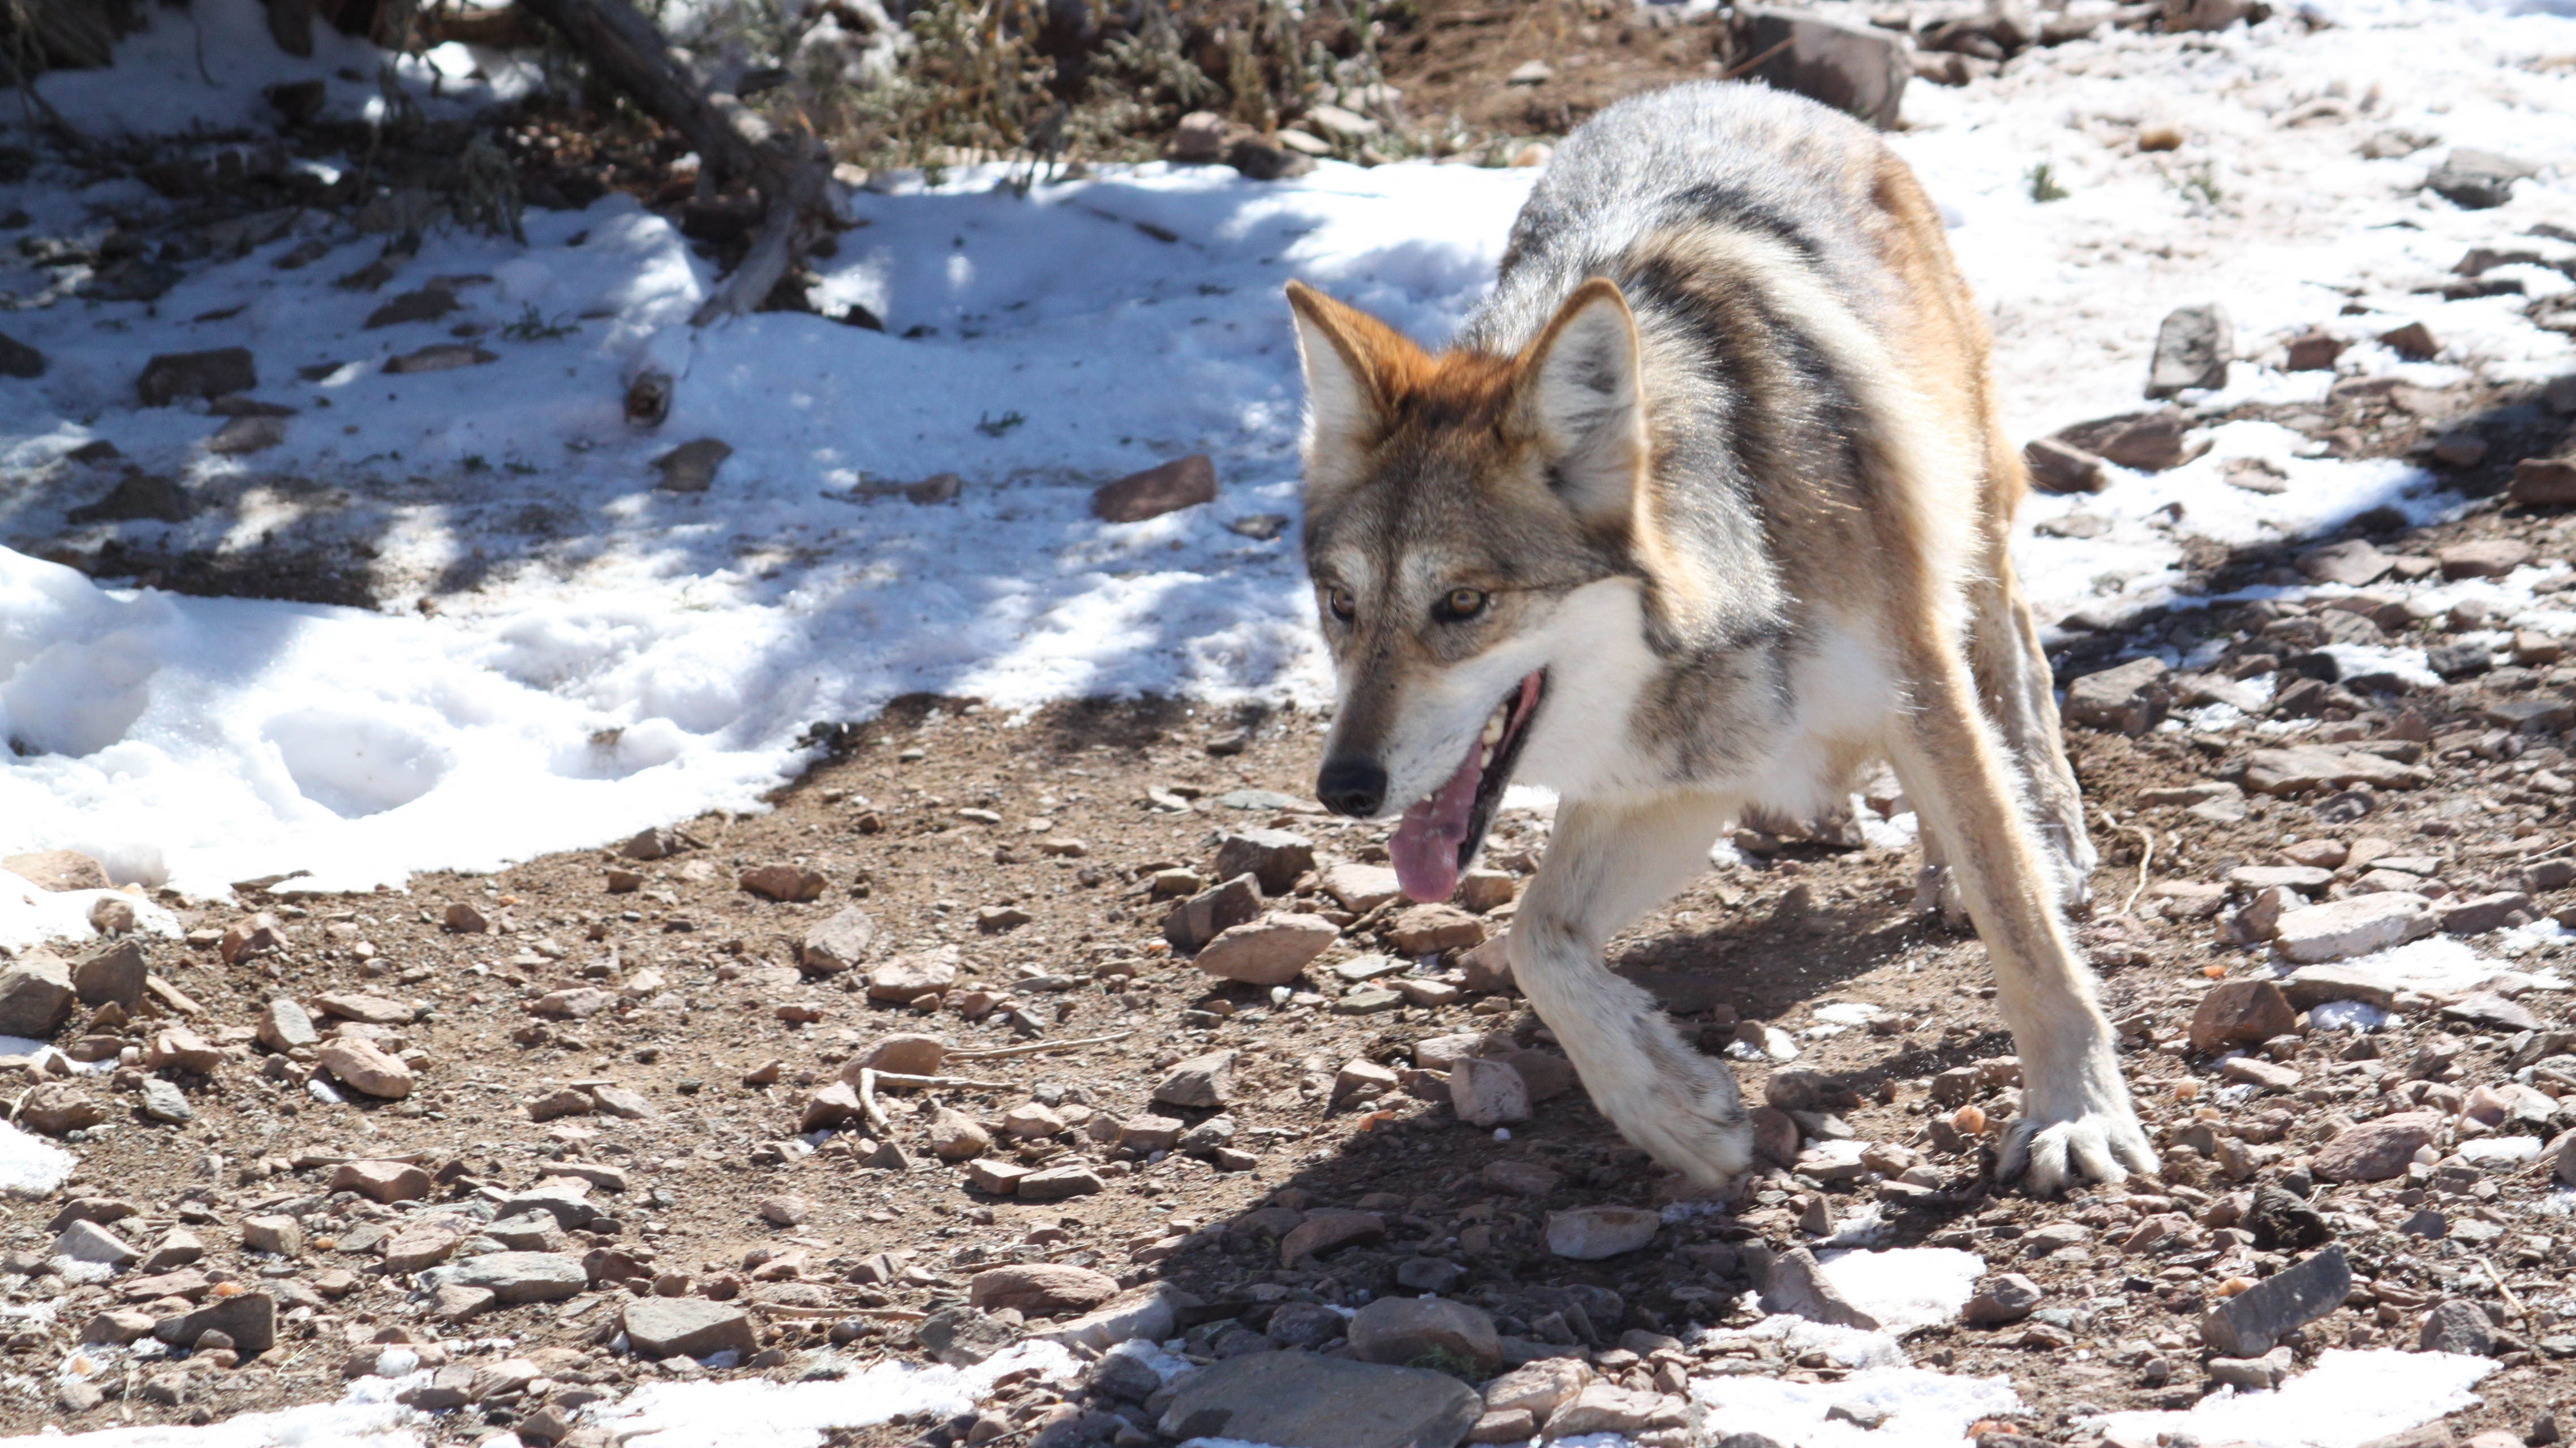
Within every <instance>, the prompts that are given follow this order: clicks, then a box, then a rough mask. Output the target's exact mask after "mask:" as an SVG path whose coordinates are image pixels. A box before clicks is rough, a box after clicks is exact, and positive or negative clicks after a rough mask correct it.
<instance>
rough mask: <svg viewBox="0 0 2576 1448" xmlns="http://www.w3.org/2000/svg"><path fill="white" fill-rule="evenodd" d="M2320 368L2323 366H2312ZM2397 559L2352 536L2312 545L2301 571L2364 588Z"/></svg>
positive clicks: (2321, 579) (2303, 556) (2301, 559)
mask: <svg viewBox="0 0 2576 1448" xmlns="http://www.w3.org/2000/svg"><path fill="white" fill-rule="evenodd" d="M2310 370H2320V369H2310ZM2396 566H2397V560H2396V559H2394V558H2392V557H2390V556H2389V555H2387V554H2385V553H2382V552H2380V551H2379V549H2378V548H2376V547H2374V546H2373V545H2372V544H2371V542H2370V540H2369V539H2366V538H2350V539H2346V540H2345V541H2343V542H2341V543H2329V544H2327V545H2326V546H2325V547H2323V548H2311V549H2309V550H2308V551H2307V552H2305V553H2302V554H2300V555H2299V559H2298V568H2299V571H2300V572H2301V573H2304V574H2306V575H2307V576H2309V577H2310V578H2313V579H2315V580H2317V581H2318V582H2320V583H2340V584H2343V585H2344V586H2345V587H2347V588H2362V587H2366V586H2368V585H2370V584H2372V583H2376V582H2378V581H2379V579H2380V578H2381V577H2382V576H2384V575H2385V574H2386V573H2387V572H2388V570H2389V569H2391V568H2394V567H2396Z"/></svg>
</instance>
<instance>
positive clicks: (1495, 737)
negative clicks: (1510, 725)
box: [1485, 709, 1503, 744]
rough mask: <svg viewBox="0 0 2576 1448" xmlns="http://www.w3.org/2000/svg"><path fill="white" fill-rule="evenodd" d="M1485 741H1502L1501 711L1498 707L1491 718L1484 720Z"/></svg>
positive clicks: (1488, 742)
mask: <svg viewBox="0 0 2576 1448" xmlns="http://www.w3.org/2000/svg"><path fill="white" fill-rule="evenodd" d="M1485 742H1486V743H1487V744H1500V743H1502V742H1503V711H1502V710H1500V709H1497V710H1495V711H1494V717H1493V718H1491V719H1488V720H1486V721H1485Z"/></svg>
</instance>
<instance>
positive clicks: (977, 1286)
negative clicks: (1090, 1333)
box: [966, 1262, 1118, 1317]
mask: <svg viewBox="0 0 2576 1448" xmlns="http://www.w3.org/2000/svg"><path fill="white" fill-rule="evenodd" d="M1117 1295H1118V1281H1117V1279H1116V1278H1113V1277H1106V1276H1103V1275H1102V1274H1100V1273H1098V1272H1094V1271H1091V1270H1090V1269H1088V1268H1084V1267H1073V1266H1068V1265H1065V1264H1063V1263H1057V1262H1030V1263H1025V1264H1020V1265H1016V1266H1010V1267H993V1268H988V1269H987V1270H985V1271H982V1272H978V1273H976V1274H975V1275H974V1276H973V1277H971V1278H969V1279H967V1282H966V1301H967V1304H968V1305H969V1306H972V1307H980V1308H982V1309H984V1310H985V1311H986V1312H998V1311H1000V1310H1001V1309H1003V1308H1005V1307H1010V1308H1017V1309H1018V1310H1019V1312H1020V1315H1021V1316H1023V1317H1068V1316H1076V1315H1079V1314H1081V1313H1085V1312H1089V1311H1090V1310H1092V1309H1093V1308H1095V1307H1098V1306H1100V1305H1101V1304H1102V1303H1104V1302H1107V1301H1109V1300H1110V1299H1111V1298H1113V1297H1116V1296H1117Z"/></svg>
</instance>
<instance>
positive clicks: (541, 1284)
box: [439, 1252, 590, 1303]
mask: <svg viewBox="0 0 2576 1448" xmlns="http://www.w3.org/2000/svg"><path fill="white" fill-rule="evenodd" d="M439 1271H440V1274H441V1280H442V1281H443V1282H447V1283H453V1284H454V1285H456V1286H458V1287H480V1288H483V1289H485V1290H487V1291H489V1292H490V1293H491V1294H492V1295H493V1296H494V1297H495V1298H498V1299H499V1300H500V1301H502V1302H507V1303H518V1302H560V1301H562V1300H563V1299H565V1298H567V1297H571V1296H574V1295H576V1294H578V1293H580V1292H581V1291H582V1290H583V1289H585V1288H587V1287H588V1286H590V1274H589V1273H587V1272H584V1271H583V1270H582V1267H581V1262H580V1261H579V1260H578V1259H576V1258H572V1257H567V1256H564V1255H562V1254H561V1253H556V1252H486V1253H484V1254H483V1255H482V1256H480V1257H468V1258H466V1259H465V1260H464V1261H462V1262H459V1263H456V1264H454V1265H452V1266H449V1267H443V1268H440V1269H439Z"/></svg>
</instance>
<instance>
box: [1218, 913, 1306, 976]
mask: <svg viewBox="0 0 2576 1448" xmlns="http://www.w3.org/2000/svg"><path fill="white" fill-rule="evenodd" d="M1341 933H1342V932H1341V929H1340V927H1338V926H1336V925H1334V924H1333V922H1331V921H1329V920H1326V919H1324V918H1323V917H1322V916H1320V915H1299V914H1292V913H1281V914H1275V915H1267V916H1264V917H1262V918H1261V919H1259V920H1255V921H1252V922H1250V923H1248V924H1244V925H1237V926H1235V927H1233V928H1232V929H1230V930H1227V931H1225V932H1223V933H1221V934H1219V935H1218V936H1217V937H1216V938H1215V939H1214V940H1211V941H1209V942H1208V943H1207V945H1206V947H1205V948H1203V949H1201V950H1200V951H1199V953H1198V957H1197V960H1196V962H1195V963H1196V964H1197V966H1198V968H1199V969H1201V970H1203V971H1206V972H1207V973H1208V974H1210V975H1213V976H1216V977H1218V978H1219V979H1222V980H1231V981H1240V982H1242V983H1244V984H1246V985H1264V986H1268V985H1286V984H1287V983H1288V982H1290V981H1292V980H1295V979H1296V978H1297V976H1298V975H1299V973H1300V972H1302V971H1304V970H1305V968H1306V966H1307V964H1308V963H1309V962H1311V961H1313V960H1314V958H1315V957H1316V956H1318V955H1321V954H1323V953H1324V952H1325V951H1326V950H1327V949H1329V948H1330V947H1331V946H1332V944H1333V942H1334V941H1335V940H1338V939H1340V938H1341Z"/></svg>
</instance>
